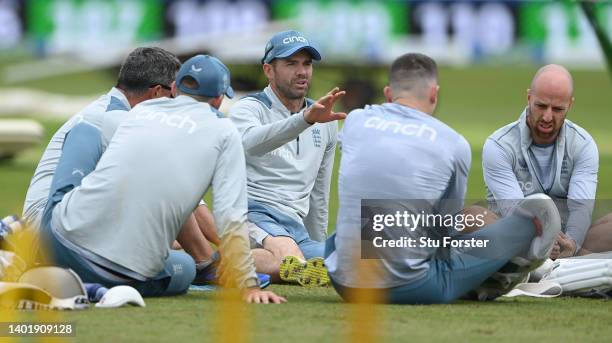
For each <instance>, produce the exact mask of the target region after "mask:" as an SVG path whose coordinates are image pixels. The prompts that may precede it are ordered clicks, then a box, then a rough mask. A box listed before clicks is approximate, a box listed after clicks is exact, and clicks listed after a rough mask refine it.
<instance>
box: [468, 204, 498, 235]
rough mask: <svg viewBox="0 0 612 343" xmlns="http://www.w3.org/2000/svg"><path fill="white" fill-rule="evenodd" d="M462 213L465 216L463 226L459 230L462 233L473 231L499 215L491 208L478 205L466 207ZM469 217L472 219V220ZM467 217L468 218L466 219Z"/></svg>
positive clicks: (491, 222) (493, 221) (492, 221)
mask: <svg viewBox="0 0 612 343" xmlns="http://www.w3.org/2000/svg"><path fill="white" fill-rule="evenodd" d="M463 215H464V217H465V218H466V220H465V222H464V224H465V225H464V226H465V227H464V229H463V230H462V231H461V233H463V234H466V233H470V232H474V231H476V230H478V229H481V228H483V227H485V226H487V225H490V224H493V223H495V222H496V221H497V220H498V219H499V217H498V216H497V215H496V214H495V213H493V212H492V211H491V210H489V209H487V208H485V207H482V206H478V205H473V206H469V207H466V208H465V209H464V210H463ZM470 217H471V218H474V219H473V220H472V219H471V218H470ZM468 218H470V219H469V220H468Z"/></svg>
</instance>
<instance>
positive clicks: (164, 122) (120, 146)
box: [53, 96, 246, 277]
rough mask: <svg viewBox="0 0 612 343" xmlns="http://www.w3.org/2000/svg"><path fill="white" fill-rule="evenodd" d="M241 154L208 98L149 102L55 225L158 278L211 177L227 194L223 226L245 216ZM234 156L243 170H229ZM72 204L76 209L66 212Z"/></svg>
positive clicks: (219, 214) (218, 210) (219, 211)
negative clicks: (160, 238) (233, 173)
mask: <svg viewBox="0 0 612 343" xmlns="http://www.w3.org/2000/svg"><path fill="white" fill-rule="evenodd" d="M243 158H244V157H243V153H242V149H241V143H240V138H239V136H238V132H237V131H236V129H235V128H233V126H232V125H231V123H230V122H229V121H228V120H227V119H219V118H218V117H217V115H216V114H215V113H214V112H213V111H212V110H211V109H210V106H208V105H207V104H203V103H198V102H197V101H195V100H193V99H191V98H189V97H186V96H181V97H179V98H177V99H175V100H170V99H167V98H161V99H156V100H150V101H146V102H143V103H141V104H139V106H138V107H136V108H135V109H134V110H133V111H132V112H131V114H130V118H128V119H126V120H125V121H123V122H122V123H121V125H120V126H119V128H118V129H117V131H116V133H115V135H114V136H113V138H112V140H111V142H110V144H109V146H108V149H107V150H106V152H105V153H104V155H103V156H102V158H101V159H100V161H99V163H98V165H97V167H96V170H95V171H94V172H92V173H91V174H89V175H88V176H87V177H85V178H84V179H83V182H82V185H81V186H80V187H78V188H77V189H75V190H74V191H72V192H70V193H68V194H66V196H65V198H64V200H63V201H62V203H60V204H58V206H57V207H56V208H55V210H54V220H57V221H60V222H61V223H58V224H59V225H53V226H54V227H56V228H62V229H59V230H58V231H59V232H58V233H59V234H60V235H62V236H63V237H64V238H66V239H67V240H69V241H71V242H73V243H75V244H77V245H79V246H80V247H83V248H85V249H87V250H89V251H91V252H93V253H95V254H97V255H99V256H102V257H104V258H106V259H108V260H111V261H114V262H116V263H117V264H119V265H121V266H122V267H125V268H128V269H130V270H132V271H135V272H137V273H139V274H141V275H143V276H145V277H153V276H155V275H156V274H157V272H158V271H159V270H160V268H161V266H163V263H164V258H165V256H166V255H167V252H168V249H169V246H170V244H171V242H172V241H173V240H174V239H175V237H176V235H177V234H178V231H179V229H180V227H181V225H182V223H183V222H184V221H185V219H186V218H187V217H188V215H189V214H190V213H191V212H192V211H193V209H194V208H195V207H196V205H197V203H198V201H199V200H200V199H201V198H202V196H203V194H204V193H205V192H206V190H207V189H208V187H209V185H210V184H211V183H213V187H215V189H216V186H218V187H219V188H221V189H220V194H224V195H225V197H224V198H223V199H218V198H217V196H216V194H215V215H216V218H217V220H218V224H219V227H221V228H223V227H225V226H224V225H227V224H225V223H226V222H227V221H228V220H244V218H240V217H244V214H245V213H246V190H245V189H246V185H245V181H244V180H245V178H246V177H245V175H244V166H243V165H244V160H243ZM241 159H242V160H241ZM230 162H231V163H236V164H237V163H241V165H239V166H238V167H236V168H234V169H236V170H237V171H238V173H239V174H241V175H239V176H240V177H235V178H234V175H229V173H227V169H229V168H228V166H229V164H230ZM241 166H242V169H241V168H240V167H241ZM219 170H223V172H218V171H219ZM240 171H242V172H241V173H240ZM213 176H214V179H213ZM226 178H228V179H226ZM223 188H225V190H229V189H232V190H233V191H231V192H228V191H224V189H223ZM68 207H70V209H71V213H65V212H64V211H63V208H68ZM94 208H95V211H94V210H92V209H94ZM75 214H77V215H75ZM134 214H137V215H134ZM92 226H93V227H95V229H92ZM134 228H138V229H134ZM110 232H112V234H109V233H110ZM155 237H165V238H166V239H165V240H163V241H160V240H156V239H155Z"/></svg>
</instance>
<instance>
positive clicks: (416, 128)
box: [363, 117, 438, 142]
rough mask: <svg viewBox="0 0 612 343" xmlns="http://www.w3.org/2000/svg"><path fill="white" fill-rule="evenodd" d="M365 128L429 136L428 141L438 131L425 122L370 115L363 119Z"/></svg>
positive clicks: (407, 134) (435, 136)
mask: <svg viewBox="0 0 612 343" xmlns="http://www.w3.org/2000/svg"><path fill="white" fill-rule="evenodd" d="M363 126H364V127H365V128H368V129H374V130H378V131H385V132H386V131H391V132H393V133H401V134H402V135H406V136H415V137H419V138H426V137H427V138H429V140H430V141H432V142H434V141H435V140H436V138H437V136H438V132H437V131H436V130H435V129H434V128H433V127H430V126H427V125H426V124H421V125H416V124H404V123H401V122H398V121H393V120H384V119H382V118H378V117H370V118H368V120H366V121H365V123H364V125H363Z"/></svg>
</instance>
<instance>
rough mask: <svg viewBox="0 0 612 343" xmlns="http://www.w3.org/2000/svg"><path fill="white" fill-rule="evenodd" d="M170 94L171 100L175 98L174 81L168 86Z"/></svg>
mask: <svg viewBox="0 0 612 343" xmlns="http://www.w3.org/2000/svg"><path fill="white" fill-rule="evenodd" d="M170 93H171V94H172V97H173V98H176V93H177V92H176V81H172V84H170Z"/></svg>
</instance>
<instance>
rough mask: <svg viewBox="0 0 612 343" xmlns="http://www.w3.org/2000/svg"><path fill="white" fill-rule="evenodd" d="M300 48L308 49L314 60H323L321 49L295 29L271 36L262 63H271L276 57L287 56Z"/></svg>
mask: <svg viewBox="0 0 612 343" xmlns="http://www.w3.org/2000/svg"><path fill="white" fill-rule="evenodd" d="M300 50H307V51H308V52H309V53H310V55H311V56H312V58H313V59H314V60H317V61H319V60H321V54H320V53H319V51H318V50H317V49H316V48H315V47H314V46H313V45H312V44H311V43H310V42H309V41H308V39H306V37H304V35H303V34H302V33H301V32H298V31H295V30H289V31H282V32H279V33H277V34H275V35H274V36H272V38H270V40H269V41H268V44H266V51H265V53H264V57H263V58H262V59H261V63H270V62H272V60H273V59H275V58H287V57H289V56H291V55H293V54H295V53H296V52H298V51H300Z"/></svg>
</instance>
